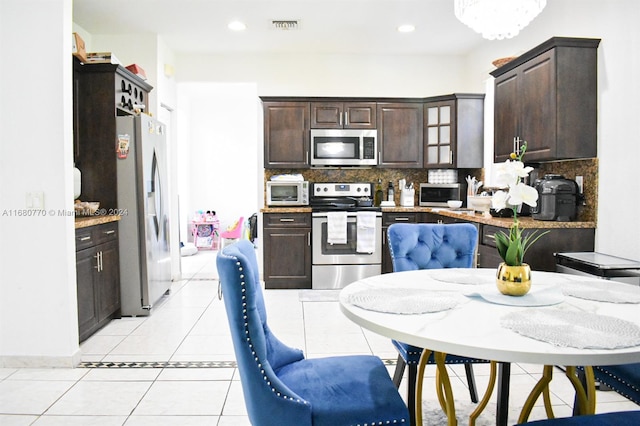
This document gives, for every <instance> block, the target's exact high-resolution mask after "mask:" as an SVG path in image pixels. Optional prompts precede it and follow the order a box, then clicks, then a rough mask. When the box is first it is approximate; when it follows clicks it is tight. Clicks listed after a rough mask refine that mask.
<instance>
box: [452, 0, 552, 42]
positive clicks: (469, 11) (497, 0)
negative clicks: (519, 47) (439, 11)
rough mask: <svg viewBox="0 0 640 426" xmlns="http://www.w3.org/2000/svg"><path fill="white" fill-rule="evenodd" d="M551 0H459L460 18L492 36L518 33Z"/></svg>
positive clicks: (470, 25) (457, 12)
mask: <svg viewBox="0 0 640 426" xmlns="http://www.w3.org/2000/svg"><path fill="white" fill-rule="evenodd" d="M546 5H547V0H455V4H454V11H455V14H456V18H458V19H459V20H460V21H461V22H462V23H463V24H465V25H467V26H469V27H471V29H473V30H474V31H475V32H477V33H480V34H482V37H484V38H486V39H489V40H496V39H498V40H502V39H505V38H512V37H515V36H516V35H518V33H519V32H520V30H521V29H523V28H524V27H526V26H527V25H528V24H529V22H531V21H532V20H533V19H534V18H535V17H536V16H538V14H539V13H540V12H542V9H544V7H545V6H546Z"/></svg>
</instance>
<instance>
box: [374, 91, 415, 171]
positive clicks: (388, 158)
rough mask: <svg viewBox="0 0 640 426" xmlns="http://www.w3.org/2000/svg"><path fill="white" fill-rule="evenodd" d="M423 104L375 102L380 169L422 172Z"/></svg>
mask: <svg viewBox="0 0 640 426" xmlns="http://www.w3.org/2000/svg"><path fill="white" fill-rule="evenodd" d="M423 111H424V110H423V105H422V102H378V150H379V151H380V153H379V156H378V158H379V162H378V165H379V166H381V167H388V168H422V156H423V154H422V153H423V122H424V117H423V114H424V112H423Z"/></svg>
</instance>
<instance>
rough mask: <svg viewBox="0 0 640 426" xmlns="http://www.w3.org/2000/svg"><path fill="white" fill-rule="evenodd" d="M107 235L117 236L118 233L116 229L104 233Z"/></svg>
mask: <svg viewBox="0 0 640 426" xmlns="http://www.w3.org/2000/svg"><path fill="white" fill-rule="evenodd" d="M104 233H105V235H111V234H115V233H116V231H115V230H114V229H112V230H110V231H104Z"/></svg>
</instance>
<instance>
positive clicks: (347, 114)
mask: <svg viewBox="0 0 640 426" xmlns="http://www.w3.org/2000/svg"><path fill="white" fill-rule="evenodd" d="M344 125H345V126H348V125H349V113H348V112H347V111H345V112H344Z"/></svg>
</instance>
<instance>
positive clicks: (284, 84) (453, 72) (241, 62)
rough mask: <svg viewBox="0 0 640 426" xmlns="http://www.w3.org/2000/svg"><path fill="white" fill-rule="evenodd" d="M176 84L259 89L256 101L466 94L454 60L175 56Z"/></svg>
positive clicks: (460, 67) (461, 73)
mask: <svg viewBox="0 0 640 426" xmlns="http://www.w3.org/2000/svg"><path fill="white" fill-rule="evenodd" d="M176 60H177V64H178V68H177V70H176V78H177V79H178V81H180V82H216V83H223V82H229V83H237V82H252V83H256V84H257V85H258V94H259V95H260V96H362V97H368V96H375V97H415V96H434V95H444V94H449V93H454V92H465V91H468V89H469V88H470V87H472V86H471V85H469V84H468V82H467V81H466V80H465V78H464V77H465V76H466V72H465V65H464V63H465V62H464V60H463V58H459V57H454V56H406V55H354V54H351V55H338V54H333V55H331V54H314V55H312V54H307V55H305V54H291V55H287V54H278V55H261V54H241V55H240V54H229V55H209V56H207V55H205V56H203V55H177V57H176Z"/></svg>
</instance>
